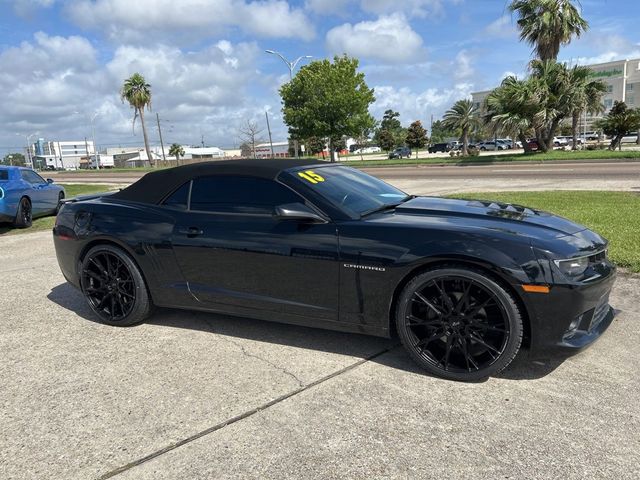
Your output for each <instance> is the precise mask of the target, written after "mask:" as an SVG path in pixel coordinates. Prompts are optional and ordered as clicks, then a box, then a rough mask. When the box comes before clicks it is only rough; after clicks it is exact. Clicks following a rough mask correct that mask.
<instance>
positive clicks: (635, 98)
mask: <svg viewBox="0 0 640 480" xmlns="http://www.w3.org/2000/svg"><path fill="white" fill-rule="evenodd" d="M588 67H589V68H590V69H591V70H593V78H596V79H598V80H602V81H603V82H605V83H606V84H607V92H606V93H605V95H604V97H603V104H604V107H605V112H604V114H606V113H607V112H608V111H609V110H611V107H612V106H613V104H614V102H615V101H616V100H617V101H622V102H625V103H626V104H627V106H629V107H630V108H638V107H640V58H636V59H633V60H617V61H614V62H607V63H598V64H595V65H588ZM489 93H491V90H485V91H482V92H475V93H472V94H471V97H472V100H473V102H474V104H475V105H476V106H477V107H478V108H481V107H482V105H483V104H484V100H485V99H486V98H487V96H488V95H489ZM601 117H602V115H594V116H592V115H587V116H586V125H585V122H584V117H583V118H582V119H581V121H580V124H579V129H580V130H583V129H586V130H592V125H593V122H594V121H595V120H596V119H598V118H601Z"/></svg>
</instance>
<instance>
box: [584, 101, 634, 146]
mask: <svg viewBox="0 0 640 480" xmlns="http://www.w3.org/2000/svg"><path fill="white" fill-rule="evenodd" d="M595 126H596V128H600V129H602V131H603V132H604V133H605V134H607V135H610V136H611V137H613V138H612V140H611V144H610V145H609V150H615V149H616V148H618V147H620V148H622V137H624V136H625V135H627V134H628V133H629V132H634V131H637V130H638V129H640V108H629V107H628V106H627V104H626V103H624V102H618V101H616V102H614V104H613V107H612V108H611V110H610V111H609V113H608V114H607V115H606V116H605V117H604V118H602V119H600V120H598V121H597V122H596V123H595Z"/></svg>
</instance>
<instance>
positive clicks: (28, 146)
mask: <svg viewBox="0 0 640 480" xmlns="http://www.w3.org/2000/svg"><path fill="white" fill-rule="evenodd" d="M39 134H40V132H35V133H31V134H29V135H25V136H24V137H25V139H26V140H27V159H28V160H29V165H31V168H32V169H33V170H35V164H34V163H33V155H31V137H33V136H35V135H39ZM16 135H18V136H19V137H21V136H22V135H21V134H19V133H16Z"/></svg>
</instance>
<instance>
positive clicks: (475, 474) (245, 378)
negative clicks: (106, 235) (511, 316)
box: [0, 232, 640, 480]
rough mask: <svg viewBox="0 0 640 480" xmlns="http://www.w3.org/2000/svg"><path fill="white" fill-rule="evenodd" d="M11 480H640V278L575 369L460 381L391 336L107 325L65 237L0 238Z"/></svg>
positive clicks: (541, 367)
mask: <svg viewBox="0 0 640 480" xmlns="http://www.w3.org/2000/svg"><path fill="white" fill-rule="evenodd" d="M0 273H1V274H2V287H1V294H0V332H1V333H0V385H1V387H0V478H2V479H49V478H51V479H87V478H111V477H115V478H120V479H154V480H155V479H165V478H166V479H183V478H184V479H204V478H207V479H214V478H243V479H244V478H256V479H266V478H277V479H280V478H295V479H301V478H302V479H304V478H323V479H325V478H362V479H371V478H437V479H446V478H451V479H460V478H490V479H495V478H545V479H547V478H558V479H560V478H562V479H566V478H575V479H583V478H619V479H626V478H628V479H636V478H639V477H640V433H638V432H640V373H639V369H638V361H639V359H640V355H639V351H640V348H639V347H638V344H639V343H638V340H639V334H640V323H639V320H640V307H639V305H640V279H639V278H638V277H630V276H626V275H622V276H621V278H620V279H619V281H618V283H617V286H616V289H615V292H614V295H613V299H612V303H613V305H614V306H615V307H616V308H618V309H620V310H621V312H620V314H619V315H618V317H617V320H616V321H615V322H614V324H613V325H612V326H611V328H610V330H609V331H608V332H607V334H606V335H605V336H604V337H603V338H602V339H601V340H600V341H599V342H597V343H596V344H595V345H594V346H593V347H592V348H590V349H589V350H587V351H585V352H584V353H582V354H580V355H578V356H575V357H572V358H570V359H568V360H566V361H559V360H544V361H536V362H532V361H530V360H529V359H528V358H527V356H526V355H521V356H520V357H519V358H518V359H517V360H516V362H515V364H514V365H512V366H511V367H510V368H509V369H508V370H507V371H505V372H504V373H503V374H501V375H500V376H499V377H497V378H491V379H489V380H488V381H486V382H483V383H477V384H460V383H453V382H448V381H444V380H440V379H436V378H433V377H429V376H427V375H425V374H423V373H422V372H421V371H419V370H418V369H416V368H415V367H414V366H413V364H412V363H411V361H410V360H409V359H408V358H407V357H406V356H405V354H404V353H403V351H402V350H401V349H400V348H398V347H397V346H396V345H395V343H394V342H393V341H389V340H384V339H377V338H372V337H364V336H359V335H351V334H342V333H334V332H327V331H322V330H314V329H308V328H301V327H293V326H286V325H279V324H274V323H266V322H260V321H255V320H249V319H239V318H231V317H226V316H220V315H212V314H204V313H189V312H180V311H167V310H162V311H159V312H157V314H156V315H155V316H154V317H153V318H152V319H151V321H150V322H149V323H147V324H145V325H141V326H138V327H133V328H113V327H108V326H104V325H101V324H99V323H96V322H94V321H93V317H92V315H91V313H90V311H89V309H88V307H87V306H86V305H85V304H84V301H83V299H82V297H81V296H80V294H79V293H78V292H77V291H75V290H74V289H72V288H71V287H69V286H68V285H67V284H65V282H64V279H63V277H62V276H61V274H60V273H59V270H58V267H57V264H56V260H55V254H54V251H53V245H52V241H51V235H50V233H48V232H46V233H34V234H27V235H18V236H11V237H4V238H0Z"/></svg>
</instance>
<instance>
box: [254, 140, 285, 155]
mask: <svg viewBox="0 0 640 480" xmlns="http://www.w3.org/2000/svg"><path fill="white" fill-rule="evenodd" d="M272 154H273V156H274V157H288V156H289V142H273V152H272V151H271V143H259V144H258V145H256V158H271V156H272Z"/></svg>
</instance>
